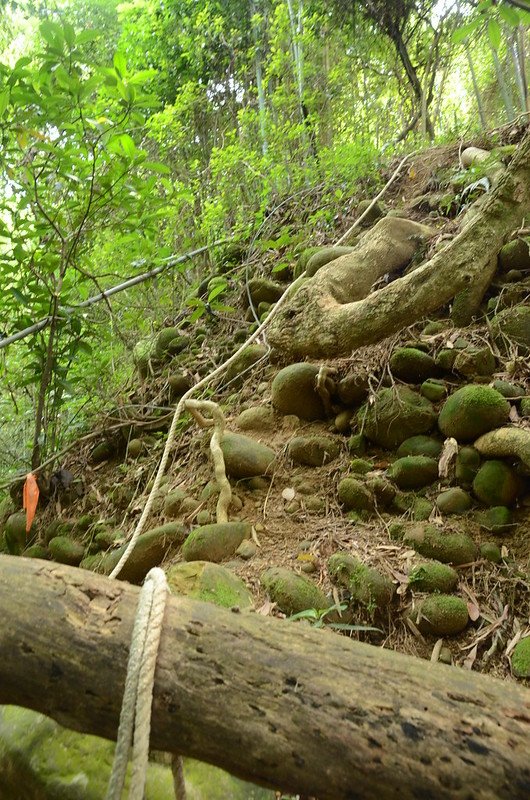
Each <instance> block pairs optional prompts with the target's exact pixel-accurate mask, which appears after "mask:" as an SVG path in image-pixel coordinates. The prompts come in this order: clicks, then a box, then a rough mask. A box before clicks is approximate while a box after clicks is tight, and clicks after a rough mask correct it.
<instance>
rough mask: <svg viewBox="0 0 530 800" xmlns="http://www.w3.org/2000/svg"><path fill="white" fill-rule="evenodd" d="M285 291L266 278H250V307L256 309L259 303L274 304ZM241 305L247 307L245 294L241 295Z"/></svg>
mask: <svg viewBox="0 0 530 800" xmlns="http://www.w3.org/2000/svg"><path fill="white" fill-rule="evenodd" d="M284 291H285V286H282V284H281V283H275V282H274V281H271V280H269V279H268V278H251V279H250V280H249V282H248V292H249V294H250V297H251V299H252V305H253V306H254V307H255V308H257V307H258V306H259V304H260V303H271V304H272V303H276V302H277V301H278V300H279V299H280V297H281V296H282V294H283V293H284ZM243 303H244V304H245V305H248V296H247V292H246V291H245V292H244V293H243Z"/></svg>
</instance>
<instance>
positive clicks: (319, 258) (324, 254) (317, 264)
mask: <svg viewBox="0 0 530 800" xmlns="http://www.w3.org/2000/svg"><path fill="white" fill-rule="evenodd" d="M354 249H355V248H354V247H348V246H346V245H342V246H341V245H338V246H336V247H322V248H320V249H319V250H317V252H316V253H313V254H312V255H311V257H310V258H309V260H308V262H307V265H306V268H305V272H306V275H307V277H308V278H312V277H313V275H316V273H317V272H318V270H319V269H321V268H322V267H324V266H325V265H326V264H329V263H330V261H334V260H335V259H336V258H340V256H346V255H348V253H351V252H352V251H353V250H354Z"/></svg>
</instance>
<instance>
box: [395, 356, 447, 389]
mask: <svg viewBox="0 0 530 800" xmlns="http://www.w3.org/2000/svg"><path fill="white" fill-rule="evenodd" d="M390 369H391V370H392V374H393V375H394V377H396V378H399V380H401V381H405V382H406V383H422V381H425V380H426V379H427V378H433V377H435V376H436V375H437V374H438V367H437V366H436V364H435V362H434V358H433V357H432V356H430V355H428V353H424V352H423V351H422V350H417V349H416V348H413V347H399V348H398V349H397V350H395V351H394V352H393V353H392V355H391V357H390Z"/></svg>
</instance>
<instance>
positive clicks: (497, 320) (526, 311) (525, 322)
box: [491, 304, 530, 356]
mask: <svg viewBox="0 0 530 800" xmlns="http://www.w3.org/2000/svg"><path fill="white" fill-rule="evenodd" d="M491 331H492V335H493V338H494V339H495V342H496V344H497V345H498V347H499V348H500V349H502V350H507V351H509V349H510V343H514V344H515V345H516V347H517V349H518V351H519V354H520V355H521V356H527V355H529V354H530V305H528V304H521V305H516V306H514V307H513V308H507V309H505V310H504V311H501V312H500V313H499V314H496V315H495V316H494V318H493V320H492V322H491Z"/></svg>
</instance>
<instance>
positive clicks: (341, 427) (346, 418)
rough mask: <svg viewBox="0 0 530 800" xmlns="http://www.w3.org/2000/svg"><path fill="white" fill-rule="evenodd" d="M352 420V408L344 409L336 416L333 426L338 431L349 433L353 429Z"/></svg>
mask: <svg viewBox="0 0 530 800" xmlns="http://www.w3.org/2000/svg"><path fill="white" fill-rule="evenodd" d="M351 422H352V412H351V409H349V408H346V409H344V410H343V411H339V413H338V414H337V416H336V417H335V420H334V423H333V428H334V430H336V431H337V433H349V431H350V429H351Z"/></svg>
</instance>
